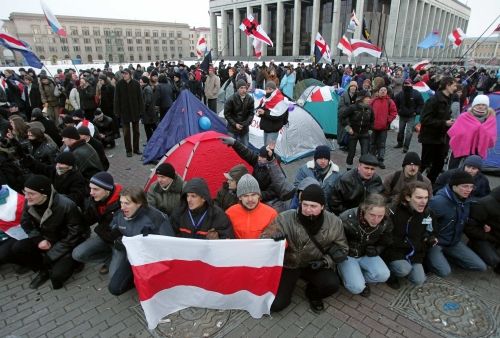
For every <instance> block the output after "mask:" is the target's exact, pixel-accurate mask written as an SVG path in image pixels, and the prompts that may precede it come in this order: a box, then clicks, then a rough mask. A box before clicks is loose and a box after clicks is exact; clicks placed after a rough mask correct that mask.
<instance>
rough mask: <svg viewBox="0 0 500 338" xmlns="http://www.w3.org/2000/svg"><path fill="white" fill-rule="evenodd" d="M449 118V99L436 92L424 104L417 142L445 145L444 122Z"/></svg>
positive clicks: (446, 128)
mask: <svg viewBox="0 0 500 338" xmlns="http://www.w3.org/2000/svg"><path fill="white" fill-rule="evenodd" d="M450 118H451V97H447V96H445V95H444V94H443V92H441V91H438V92H436V95H434V96H433V97H431V98H430V99H429V100H427V101H426V102H425V104H424V109H423V111H422V116H421V120H420V124H421V128H420V134H419V135H418V140H419V141H420V142H421V143H425V144H446V143H447V135H446V132H447V131H448V128H449V127H447V126H446V121H447V120H449V119H450Z"/></svg>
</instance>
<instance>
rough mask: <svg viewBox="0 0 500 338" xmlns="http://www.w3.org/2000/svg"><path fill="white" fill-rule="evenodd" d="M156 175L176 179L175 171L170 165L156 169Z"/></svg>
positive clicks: (164, 164) (165, 164) (166, 164)
mask: <svg viewBox="0 0 500 338" xmlns="http://www.w3.org/2000/svg"><path fill="white" fill-rule="evenodd" d="M156 175H161V176H166V177H170V178H171V179H174V178H175V169H174V167H173V166H172V165H171V164H170V163H166V162H165V163H162V164H160V165H159V166H158V167H157V168H156Z"/></svg>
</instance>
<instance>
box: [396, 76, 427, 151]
mask: <svg viewBox="0 0 500 338" xmlns="http://www.w3.org/2000/svg"><path fill="white" fill-rule="evenodd" d="M395 102H396V107H397V108H398V115H399V130H398V137H397V140H398V144H397V145H396V146H395V147H394V148H403V152H404V153H406V152H408V148H410V142H411V137H412V135H413V129H415V117H416V116H417V115H420V113H421V111H422V108H423V106H424V99H423V98H422V95H421V94H420V93H419V92H418V91H417V90H415V89H413V87H412V83H411V80H410V79H407V80H405V81H404V83H403V90H402V91H401V92H400V93H398V94H397V95H396V97H395Z"/></svg>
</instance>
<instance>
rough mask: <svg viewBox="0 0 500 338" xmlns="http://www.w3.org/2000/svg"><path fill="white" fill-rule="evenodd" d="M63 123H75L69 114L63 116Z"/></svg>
mask: <svg viewBox="0 0 500 338" xmlns="http://www.w3.org/2000/svg"><path fill="white" fill-rule="evenodd" d="M63 123H75V121H74V120H73V116H71V115H69V114H68V115H66V116H64V118H63Z"/></svg>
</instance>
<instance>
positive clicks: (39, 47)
mask: <svg viewBox="0 0 500 338" xmlns="http://www.w3.org/2000/svg"><path fill="white" fill-rule="evenodd" d="M35 50H36V51H37V52H38V53H40V52H45V48H43V46H36V47H35Z"/></svg>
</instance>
